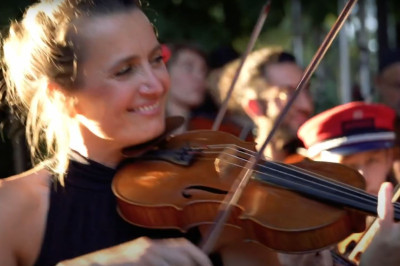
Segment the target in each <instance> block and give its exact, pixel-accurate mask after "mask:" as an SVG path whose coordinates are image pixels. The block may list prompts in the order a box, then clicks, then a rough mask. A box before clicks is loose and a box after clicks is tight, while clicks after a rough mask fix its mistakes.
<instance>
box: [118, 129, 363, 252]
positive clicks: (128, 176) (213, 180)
mask: <svg viewBox="0 0 400 266" xmlns="http://www.w3.org/2000/svg"><path fill="white" fill-rule="evenodd" d="M216 144H218V145H217V146H221V144H226V145H222V147H224V148H223V149H222V150H221V149H220V150H219V151H218V152H217V151H216V150H215V149H214V148H213V149H211V148H210V147H214V145H216ZM231 145H235V147H239V148H238V149H230V148H225V147H228V146H231ZM231 147H232V146H231ZM182 148H184V149H186V150H187V151H188V152H187V153H193V154H194V155H193V158H192V161H191V162H190V163H189V165H181V164H176V163H171V162H170V161H168V160H164V159H146V160H137V161H135V162H134V163H130V164H126V165H124V166H123V167H121V169H120V170H119V171H118V172H117V174H116V176H115V178H114V180H113V185H112V186H113V191H114V194H115V195H116V197H117V201H118V208H119V212H120V214H121V215H122V217H123V218H124V219H126V220H127V221H128V222H130V223H132V224H135V225H139V226H144V227H148V228H159V229H166V228H169V229H172V228H174V229H178V230H181V231H186V230H188V229H189V228H191V227H195V226H199V227H201V228H207V227H209V226H210V225H211V224H212V223H213V222H214V220H215V217H216V215H217V213H218V209H219V207H220V205H221V202H222V201H223V199H224V198H225V196H226V194H227V193H228V191H229V190H230V188H231V186H232V184H233V182H234V181H235V178H236V177H237V176H238V175H239V173H240V171H242V168H243V166H244V165H245V163H244V162H243V161H247V160H248V157H249V155H247V153H246V154H245V155H244V154H243V153H242V152H243V151H255V144H254V143H250V142H243V141H241V140H239V139H237V138H236V137H234V136H232V135H230V134H227V133H223V132H216V131H191V132H188V133H185V134H182V135H178V136H176V137H171V138H170V139H168V140H167V141H166V142H165V143H164V144H162V145H160V147H159V149H166V150H176V149H178V150H179V149H182ZM199 150H201V151H199ZM217 150H218V149H217ZM296 165H297V166H298V167H301V168H305V169H307V171H311V172H315V173H317V174H320V175H323V176H324V178H328V179H336V180H338V181H340V182H345V183H347V184H350V185H352V186H355V187H359V188H362V187H363V186H364V185H365V184H364V180H363V178H362V176H361V175H359V174H358V172H356V171H353V170H352V169H350V168H348V167H345V166H342V165H338V164H333V163H323V162H313V161H307V160H305V161H302V162H300V163H297V164H296ZM225 227H226V230H227V231H229V233H228V234H226V235H229V236H230V238H231V239H238V238H242V239H244V240H249V241H254V242H258V243H261V244H262V245H265V246H266V247H269V248H272V249H275V250H278V251H282V252H305V251H312V250H319V249H323V248H325V247H328V246H330V245H333V244H335V243H337V242H339V241H341V240H343V239H344V238H346V237H347V236H348V235H350V234H351V233H354V232H361V231H362V230H364V227H365V216H364V215H363V214H361V213H360V212H357V211H350V210H346V209H343V208H339V207H335V206H332V205H329V204H326V203H323V202H319V201H317V200H314V199H311V198H308V197H305V196H303V195H300V194H299V193H297V192H293V191H290V190H288V189H285V188H281V187H278V186H275V185H270V184H265V183H263V182H260V181H258V180H256V179H251V180H250V182H249V183H248V185H247V186H246V188H245V190H244V192H243V194H242V196H241V198H240V199H239V201H238V204H236V205H235V206H234V208H233V210H232V212H231V214H230V217H229V218H228V220H227V222H226V224H225ZM223 235H224V234H223ZM228 238H229V237H228ZM229 241H230V240H228V241H227V242H229ZM223 243H224V242H223V241H222V242H221V243H220V246H223V245H224V244H223Z"/></svg>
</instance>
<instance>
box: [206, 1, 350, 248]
mask: <svg viewBox="0 0 400 266" xmlns="http://www.w3.org/2000/svg"><path fill="white" fill-rule="evenodd" d="M356 2H357V0H349V1H348V2H347V3H346V5H345V6H344V8H343V10H342V12H341V13H340V14H339V16H338V18H337V19H336V21H335V23H334V24H333V26H332V28H331V29H330V31H329V32H328V34H327V35H326V36H325V38H324V40H323V42H322V43H321V45H320V47H319V48H318V50H317V52H316V53H315V55H314V57H313V58H312V60H311V62H310V63H309V65H308V66H307V68H306V70H305V71H304V73H303V76H302V78H301V80H300V82H299V83H298V85H297V87H296V90H295V91H294V93H293V95H292V96H291V97H290V98H289V100H288V102H287V103H286V105H285V106H284V108H283V110H282V112H281V113H280V114H279V116H278V118H277V119H276V121H275V123H274V125H273V127H272V129H271V131H270V132H269V134H268V136H267V138H266V139H265V141H264V143H263V145H262V146H261V148H260V150H259V151H258V152H257V154H256V155H255V156H254V157H251V158H250V160H249V161H248V162H247V163H246V165H245V166H244V167H243V169H242V171H241V172H240V174H239V176H238V177H237V178H236V180H235V182H234V183H233V185H232V187H231V189H230V191H229V193H228V194H227V196H226V197H225V199H224V200H223V202H222V203H221V205H220V208H219V210H218V214H217V217H216V219H215V221H214V224H213V226H212V227H211V228H210V230H209V232H208V234H207V235H206V237H205V238H204V241H203V242H202V243H201V245H200V246H201V249H202V250H203V251H204V252H205V253H206V254H209V253H210V252H211V251H212V250H213V248H214V246H215V244H216V242H217V240H218V237H219V235H220V234H221V232H222V229H223V226H224V224H225V223H226V221H227V219H228V217H229V215H230V213H231V211H232V208H233V206H234V205H236V204H237V202H238V201H239V198H240V196H241V195H242V192H243V190H244V188H245V187H246V185H247V184H248V182H249V180H250V177H251V174H252V173H253V169H254V167H255V165H256V164H257V163H258V161H259V160H260V159H261V158H262V156H263V153H264V150H265V148H266V147H267V145H268V144H269V142H270V141H271V139H272V137H273V135H274V134H275V132H276V130H277V128H278V127H279V126H280V124H281V123H282V121H283V119H284V117H285V116H286V114H287V112H288V111H289V109H290V108H291V106H292V105H293V103H294V101H295V100H296V98H297V96H298V95H299V94H300V92H301V91H302V90H303V89H304V88H305V87H306V85H307V84H308V82H309V81H310V78H311V76H312V74H313V73H314V72H315V70H316V69H317V67H318V65H319V64H320V62H321V60H322V58H323V57H324V55H325V54H326V52H327V50H328V49H329V47H330V46H331V44H332V42H333V40H334V39H335V37H336V36H337V34H338V33H339V31H340V29H341V28H342V27H343V25H344V23H345V21H346V20H347V18H348V16H349V15H350V13H351V10H352V9H353V7H354V5H355V4H356ZM242 64H243V63H242ZM232 87H233V86H232ZM225 108H226V107H225Z"/></svg>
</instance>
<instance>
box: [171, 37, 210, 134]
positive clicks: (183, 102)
mask: <svg viewBox="0 0 400 266" xmlns="http://www.w3.org/2000/svg"><path fill="white" fill-rule="evenodd" d="M167 47H168V49H169V53H170V56H171V57H170V59H169V60H168V63H167V67H168V72H169V74H170V77H171V88H170V92H169V96H168V102H167V115H169V116H182V117H184V118H185V124H184V125H183V126H182V127H180V128H179V129H178V130H177V131H176V133H182V132H184V131H186V130H188V129H189V128H190V121H191V119H192V118H193V114H194V113H193V112H194V111H195V110H196V109H197V108H199V107H200V106H201V105H202V104H204V103H205V100H206V96H207V83H206V78H207V74H208V62H207V54H206V53H205V52H204V51H203V50H202V49H201V48H200V46H198V45H195V44H191V43H190V44H189V43H173V44H169V45H168V46H167ZM207 99H208V98H207ZM207 107H208V108H209V110H208V111H209V112H210V113H211V112H212V113H215V111H216V108H217V107H216V106H215V105H214V104H213V103H208V106H207Z"/></svg>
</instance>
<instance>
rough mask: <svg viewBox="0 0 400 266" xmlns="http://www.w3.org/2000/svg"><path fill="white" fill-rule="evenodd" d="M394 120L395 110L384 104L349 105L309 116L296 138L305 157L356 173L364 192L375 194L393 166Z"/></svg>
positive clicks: (358, 103) (355, 103)
mask: <svg viewBox="0 0 400 266" xmlns="http://www.w3.org/2000/svg"><path fill="white" fill-rule="evenodd" d="M394 118H395V112H394V110H393V109H391V108H389V107H387V106H385V105H382V104H368V103H363V102H351V103H347V104H343V105H340V106H336V107H334V108H331V109H329V110H326V111H324V112H322V113H320V114H318V115H316V116H314V117H312V118H311V119H310V120H308V121H307V122H306V123H304V124H303V125H302V126H301V127H300V129H299V132H298V136H299V138H300V139H301V140H302V141H303V143H304V145H305V147H306V149H307V151H306V155H307V157H309V158H311V159H313V160H318V161H327V162H335V163H342V164H345V165H348V166H350V167H352V168H354V169H356V170H358V171H359V172H360V173H361V174H362V175H363V176H364V178H365V182H366V191H367V192H368V193H371V194H373V195H378V191H379V188H380V185H381V184H382V183H383V182H384V181H386V180H388V178H389V174H390V170H391V167H392V164H393V147H394V144H395V132H394Z"/></svg>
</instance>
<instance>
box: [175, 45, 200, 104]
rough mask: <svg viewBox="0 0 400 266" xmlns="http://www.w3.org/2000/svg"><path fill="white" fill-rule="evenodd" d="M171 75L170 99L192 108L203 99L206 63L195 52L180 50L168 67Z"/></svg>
mask: <svg viewBox="0 0 400 266" xmlns="http://www.w3.org/2000/svg"><path fill="white" fill-rule="evenodd" d="M169 70H170V75H171V91H170V101H172V102H173V103H175V104H179V105H182V106H185V107H187V108H193V107H196V106H198V105H200V104H201V103H202V102H203V100H204V94H205V91H206V76H207V64H206V62H205V60H204V59H203V58H202V57H201V56H200V55H199V54H197V53H195V52H193V51H191V50H189V49H186V50H181V51H180V52H179V54H178V56H177V58H176V60H175V62H171V66H170V68H169Z"/></svg>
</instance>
